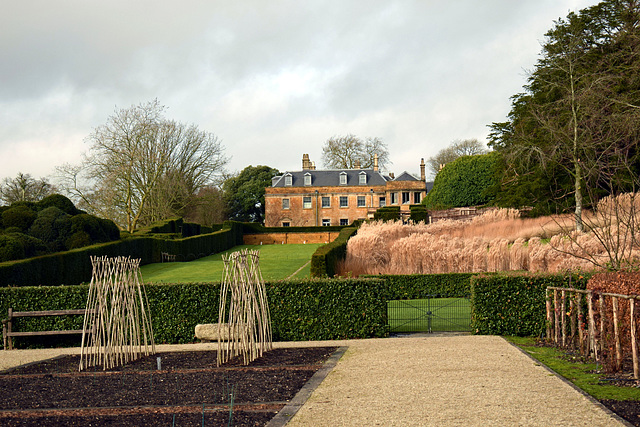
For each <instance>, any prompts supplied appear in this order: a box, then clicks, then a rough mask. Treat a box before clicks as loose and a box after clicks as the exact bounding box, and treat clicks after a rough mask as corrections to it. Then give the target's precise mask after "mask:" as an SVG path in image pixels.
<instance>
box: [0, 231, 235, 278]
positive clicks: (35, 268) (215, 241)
mask: <svg viewBox="0 0 640 427" xmlns="http://www.w3.org/2000/svg"><path fill="white" fill-rule="evenodd" d="M239 244H242V227H241V226H240V224H239V223H234V222H228V223H225V227H224V228H223V229H222V230H220V231H216V232H214V233H210V234H202V235H199V236H193V237H187V238H184V239H175V240H169V239H160V238H154V237H153V236H146V237H130V238H127V239H123V240H118V241H116V242H110V243H103V244H98V245H93V246H87V247H85V248H80V249H74V250H71V251H66V252H57V253H55V254H51V255H45V256H41V257H36V258H29V259H25V260H18V261H9V262H3V263H0V286H33V285H43V286H55V285H73V284H79V283H82V282H87V281H89V280H91V271H92V268H91V260H90V256H105V255H106V256H110V257H114V256H130V257H132V258H141V260H142V261H141V263H142V264H149V263H152V262H160V261H161V259H162V258H161V257H162V255H161V254H162V252H168V253H171V254H174V255H178V257H179V258H181V259H184V260H189V259H195V258H198V257H201V256H205V255H209V254H212V253H217V252H221V251H224V250H226V249H229V248H232V247H233V246H236V245H239Z"/></svg>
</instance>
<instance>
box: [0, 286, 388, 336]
mask: <svg viewBox="0 0 640 427" xmlns="http://www.w3.org/2000/svg"><path fill="white" fill-rule="evenodd" d="M266 287H267V298H268V300H269V308H270V311H271V321H272V329H273V339H274V340H275V341H283V340H287V341H289V340H290V341H297V340H328V339H346V338H367V337H383V336H385V335H386V323H387V317H386V316H387V312H386V302H385V300H384V298H381V295H384V293H385V292H386V291H385V282H384V281H382V280H376V279H369V280H362V279H347V280H328V279H321V280H304V281H281V282H274V283H267V284H266ZM88 288H89V287H88V286H87V285H77V286H50V287H45V286H42V287H21V288H0V313H7V310H8V308H9V307H11V308H13V309H14V310H18V311H32V310H54V309H60V310H62V309H78V308H83V307H85V305H86V299H87V293H88ZM145 289H146V292H147V296H148V299H149V309H150V313H151V319H152V324H153V331H154V337H155V340H156V342H157V343H189V342H193V341H194V339H195V338H194V328H195V325H196V324H199V323H215V322H217V321H218V301H219V292H220V284H218V283H190V284H147V285H146V286H145ZM5 316H6V314H2V315H1V317H2V318H4V317H5ZM17 322H18V323H17V326H16V330H20V331H29V330H38V329H40V330H47V329H54V328H60V329H81V328H82V316H55V317H46V318H20V319H18V320H17ZM38 339H39V340H40V341H41V338H38ZM54 340H55V341H54V342H60V341H62V342H64V343H67V344H69V341H68V340H67V341H65V340H62V339H61V338H60V337H54ZM74 342H75V343H76V344H77V343H78V342H79V341H78V339H77V337H76V338H75V341H73V339H72V341H71V343H74ZM16 343H17V344H18V345H22V346H24V345H26V344H28V343H29V342H28V341H26V340H24V339H23V340H19V341H16Z"/></svg>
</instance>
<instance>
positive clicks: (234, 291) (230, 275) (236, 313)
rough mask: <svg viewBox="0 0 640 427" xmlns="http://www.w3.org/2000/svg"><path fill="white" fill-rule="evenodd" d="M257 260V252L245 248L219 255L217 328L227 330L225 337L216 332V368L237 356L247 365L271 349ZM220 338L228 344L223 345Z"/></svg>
mask: <svg viewBox="0 0 640 427" xmlns="http://www.w3.org/2000/svg"><path fill="white" fill-rule="evenodd" d="M259 260H260V252H259V251H250V250H247V249H245V250H242V251H238V252H233V253H232V254H230V255H228V256H223V261H224V272H223V280H222V289H221V290H220V306H219V311H218V328H220V329H222V328H227V331H226V332H227V334H223V331H222V330H219V333H218V365H220V364H221V363H224V362H226V361H227V360H229V359H231V358H233V357H235V356H238V355H242V357H243V363H244V364H245V365H247V364H249V362H251V361H252V360H255V359H257V358H258V357H260V356H262V354H263V352H265V351H269V350H271V348H272V338H271V316H270V314H269V304H268V302H267V294H266V291H265V286H264V280H263V279H262V273H261V272H260V262H259ZM223 335H226V336H227V337H228V341H226V342H223V339H222V336H223Z"/></svg>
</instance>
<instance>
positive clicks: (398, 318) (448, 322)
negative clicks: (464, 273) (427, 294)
mask: <svg viewBox="0 0 640 427" xmlns="http://www.w3.org/2000/svg"><path fill="white" fill-rule="evenodd" d="M387 313H388V317H389V327H390V332H392V333H394V332H445V331H446V332H468V331H470V330H471V327H470V324H471V305H470V302H469V300H468V299H467V298H430V299H416V300H394V301H389V302H388V303H387Z"/></svg>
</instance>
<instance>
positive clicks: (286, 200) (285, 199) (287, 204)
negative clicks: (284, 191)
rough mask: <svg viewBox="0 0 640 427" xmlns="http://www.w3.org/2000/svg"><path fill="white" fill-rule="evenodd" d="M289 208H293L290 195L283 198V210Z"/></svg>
mask: <svg viewBox="0 0 640 427" xmlns="http://www.w3.org/2000/svg"><path fill="white" fill-rule="evenodd" d="M285 202H286V203H285ZM285 204H286V207H285ZM287 209H291V199H289V198H288V197H287V198H284V199H282V210H287Z"/></svg>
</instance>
